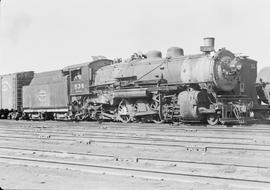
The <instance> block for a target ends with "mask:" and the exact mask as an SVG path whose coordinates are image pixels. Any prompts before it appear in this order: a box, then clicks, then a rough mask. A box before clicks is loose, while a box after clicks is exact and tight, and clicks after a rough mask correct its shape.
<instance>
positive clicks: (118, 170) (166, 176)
mask: <svg viewBox="0 0 270 190" xmlns="http://www.w3.org/2000/svg"><path fill="white" fill-rule="evenodd" d="M0 162H5V163H9V164H23V165H29V166H38V167H47V168H48V167H49V168H57V169H59V168H60V169H66V168H68V169H73V170H79V171H84V172H91V173H99V174H103V175H105V174H109V175H122V176H132V177H141V178H146V179H158V180H172V181H179V182H192V183H194V182H198V183H207V184H219V185H220V184H230V186H232V187H244V188H258V189H269V188H270V181H269V179H247V178H241V177H221V176H213V175H207V174H192V173H188V172H181V171H164V170H160V169H143V168H136V167H122V166H112V165H101V164H87V163H81V162H77V161H60V160H56V159H41V158H26V157H18V156H0Z"/></svg>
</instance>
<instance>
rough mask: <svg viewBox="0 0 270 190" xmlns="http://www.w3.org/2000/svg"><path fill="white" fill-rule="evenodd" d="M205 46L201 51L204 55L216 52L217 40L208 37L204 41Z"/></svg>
mask: <svg viewBox="0 0 270 190" xmlns="http://www.w3.org/2000/svg"><path fill="white" fill-rule="evenodd" d="M203 42H204V45H203V46H201V47H200V50H201V51H202V52H204V53H210V52H212V51H215V38H213V37H207V38H204V39H203Z"/></svg>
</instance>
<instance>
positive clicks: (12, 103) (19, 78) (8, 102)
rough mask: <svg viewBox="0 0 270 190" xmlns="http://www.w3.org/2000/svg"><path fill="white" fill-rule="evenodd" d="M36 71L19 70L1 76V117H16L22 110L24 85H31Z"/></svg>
mask: <svg viewBox="0 0 270 190" xmlns="http://www.w3.org/2000/svg"><path fill="white" fill-rule="evenodd" d="M33 75H34V72H33V71H27V72H19V73H13V74H7V75H2V76H0V108H1V109H0V117H1V118H5V119H6V118H8V117H14V116H15V115H12V113H16V115H17V113H21V111H22V87H23V86H24V85H29V83H30V82H31V80H32V78H33ZM15 117H16V116H15Z"/></svg>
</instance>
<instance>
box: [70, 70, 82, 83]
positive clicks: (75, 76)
mask: <svg viewBox="0 0 270 190" xmlns="http://www.w3.org/2000/svg"><path fill="white" fill-rule="evenodd" d="M81 79H82V71H81V69H77V70H73V71H71V81H78V80H81Z"/></svg>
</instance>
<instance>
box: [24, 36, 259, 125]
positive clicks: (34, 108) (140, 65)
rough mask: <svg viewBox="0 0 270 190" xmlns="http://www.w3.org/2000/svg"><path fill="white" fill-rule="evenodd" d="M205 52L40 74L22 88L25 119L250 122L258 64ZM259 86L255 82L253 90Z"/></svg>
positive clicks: (99, 61)
mask: <svg viewBox="0 0 270 190" xmlns="http://www.w3.org/2000/svg"><path fill="white" fill-rule="evenodd" d="M200 50H201V52H202V53H201V54H196V55H184V50H183V49H182V48H178V47H171V48H169V49H168V51H167V55H166V57H162V54H161V52H160V51H155V50H154V51H149V52H148V53H146V54H141V53H135V54H133V55H132V56H131V58H130V59H128V60H125V61H120V62H118V61H112V60H110V59H106V58H105V57H103V56H96V57H92V58H93V60H92V61H90V62H87V63H83V64H77V65H71V66H68V67H66V68H64V69H62V70H58V71H52V72H45V73H35V74H34V76H33V79H32V81H31V83H30V84H29V85H26V86H23V89H22V97H23V98H22V99H23V103H22V107H23V108H22V110H23V118H29V119H62V120H70V119H75V120H113V121H121V122H137V121H140V122H156V123H162V122H179V121H182V122H204V121H207V122H208V123H209V124H210V125H216V124H218V123H219V122H220V123H230V122H237V123H244V122H246V121H247V120H249V119H250V116H252V109H253V106H254V105H253V104H254V100H255V99H256V98H257V95H256V90H255V88H254V85H255V82H256V76H257V62H256V61H255V60H252V59H249V58H247V57H245V56H236V55H235V54H233V53H232V52H231V51H229V50H227V49H225V48H222V49H220V50H218V51H215V49H214V38H204V46H201V47H200ZM253 84H254V85H253Z"/></svg>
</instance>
